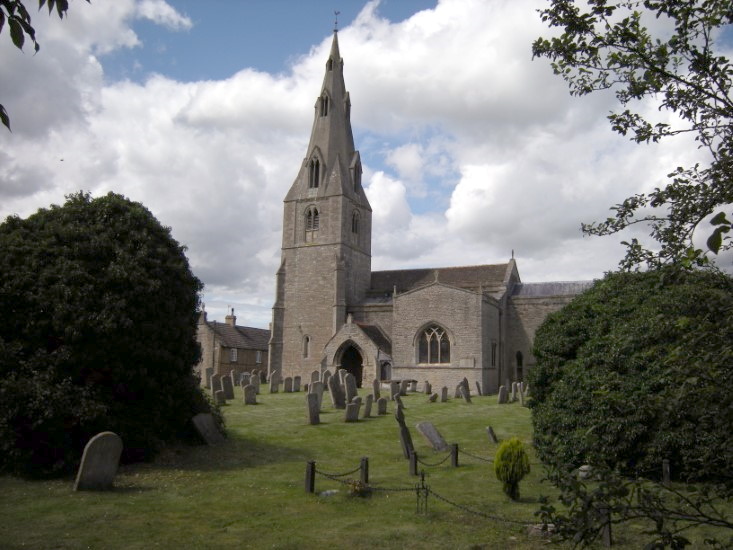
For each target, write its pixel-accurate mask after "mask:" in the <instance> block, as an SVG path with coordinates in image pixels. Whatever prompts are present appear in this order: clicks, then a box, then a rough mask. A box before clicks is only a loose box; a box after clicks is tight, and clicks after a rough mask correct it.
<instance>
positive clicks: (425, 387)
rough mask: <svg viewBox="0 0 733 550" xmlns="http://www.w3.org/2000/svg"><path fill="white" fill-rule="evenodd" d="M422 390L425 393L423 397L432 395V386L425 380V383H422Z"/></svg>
mask: <svg viewBox="0 0 733 550" xmlns="http://www.w3.org/2000/svg"><path fill="white" fill-rule="evenodd" d="M422 389H423V391H424V392H425V395H430V394H431V393H433V386H432V385H431V384H430V382H428V381H427V380H425V382H424V383H423V386H422Z"/></svg>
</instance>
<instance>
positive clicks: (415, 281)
mask: <svg viewBox="0 0 733 550" xmlns="http://www.w3.org/2000/svg"><path fill="white" fill-rule="evenodd" d="M509 265H510V264H508V263H507V264H493V265H469V266H463V267H439V268H429V269H399V270H394V271H372V284H371V288H370V292H372V293H387V292H390V293H391V292H392V291H393V289H394V287H395V286H396V287H397V292H407V291H408V290H413V289H415V288H419V287H421V286H425V285H429V284H431V283H434V282H436V281H437V282H439V283H444V284H447V285H451V286H455V287H458V288H477V287H479V286H483V287H486V288H491V287H498V286H501V285H502V284H503V283H504V279H505V277H506V274H507V269H508V268H509Z"/></svg>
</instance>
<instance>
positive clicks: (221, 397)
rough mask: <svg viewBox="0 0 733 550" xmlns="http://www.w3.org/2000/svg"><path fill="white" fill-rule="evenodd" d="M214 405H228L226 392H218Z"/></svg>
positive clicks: (215, 395)
mask: <svg viewBox="0 0 733 550" xmlns="http://www.w3.org/2000/svg"><path fill="white" fill-rule="evenodd" d="M214 403H216V404H217V405H226V404H227V397H226V394H225V393H224V390H217V391H216V393H215V394H214Z"/></svg>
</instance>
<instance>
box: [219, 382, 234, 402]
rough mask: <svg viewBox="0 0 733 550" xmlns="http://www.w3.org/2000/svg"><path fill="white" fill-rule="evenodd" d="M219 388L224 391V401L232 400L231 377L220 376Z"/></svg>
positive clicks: (232, 383) (232, 386) (232, 384)
mask: <svg viewBox="0 0 733 550" xmlns="http://www.w3.org/2000/svg"><path fill="white" fill-rule="evenodd" d="M221 386H222V389H223V390H224V399H234V382H232V377H231V376H222V377H221Z"/></svg>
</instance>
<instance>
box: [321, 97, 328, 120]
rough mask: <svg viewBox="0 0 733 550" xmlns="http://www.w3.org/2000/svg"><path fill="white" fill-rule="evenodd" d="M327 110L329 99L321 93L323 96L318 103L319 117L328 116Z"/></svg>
mask: <svg viewBox="0 0 733 550" xmlns="http://www.w3.org/2000/svg"><path fill="white" fill-rule="evenodd" d="M328 108H329V98H328V94H327V93H326V92H323V95H321V101H320V115H321V116H322V117H323V116H328Z"/></svg>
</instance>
